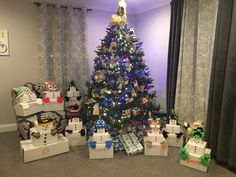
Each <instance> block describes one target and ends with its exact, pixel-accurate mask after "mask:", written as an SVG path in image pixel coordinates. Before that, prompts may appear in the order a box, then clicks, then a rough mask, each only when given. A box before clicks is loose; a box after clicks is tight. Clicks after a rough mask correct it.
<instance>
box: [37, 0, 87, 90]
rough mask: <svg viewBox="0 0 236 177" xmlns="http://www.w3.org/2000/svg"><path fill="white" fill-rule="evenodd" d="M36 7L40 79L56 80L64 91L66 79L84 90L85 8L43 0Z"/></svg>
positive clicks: (85, 62) (85, 52)
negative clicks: (64, 5) (51, 3)
mask: <svg viewBox="0 0 236 177" xmlns="http://www.w3.org/2000/svg"><path fill="white" fill-rule="evenodd" d="M38 10H39V27H38V31H39V54H40V55H39V74H40V78H39V80H40V82H45V81H47V80H56V82H57V83H58V86H59V87H60V88H61V89H62V90H63V91H65V90H66V89H67V87H68V84H69V82H70V80H75V82H76V85H78V86H79V88H80V89H81V90H85V89H86V86H85V83H86V81H87V80H88V78H89V74H88V52H87V10H86V9H84V8H82V9H78V8H73V7H72V6H68V7H67V8H65V7H62V6H60V5H59V4H56V5H55V6H52V5H48V4H47V3H46V2H43V3H42V4H41V5H40V6H38Z"/></svg>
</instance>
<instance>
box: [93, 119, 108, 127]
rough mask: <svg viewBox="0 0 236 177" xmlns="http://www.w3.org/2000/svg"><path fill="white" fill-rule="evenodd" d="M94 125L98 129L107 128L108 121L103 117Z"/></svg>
mask: <svg viewBox="0 0 236 177" xmlns="http://www.w3.org/2000/svg"><path fill="white" fill-rule="evenodd" d="M94 127H95V128H96V129H100V128H107V123H106V122H105V121H104V120H103V119H101V118H99V119H98V120H96V121H95V122H94Z"/></svg>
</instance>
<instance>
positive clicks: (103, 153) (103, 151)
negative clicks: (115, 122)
mask: <svg viewBox="0 0 236 177" xmlns="http://www.w3.org/2000/svg"><path fill="white" fill-rule="evenodd" d="M95 134H96V133H94V135H95ZM94 135H93V136H92V137H90V138H89V141H88V142H90V141H95V142H96V148H91V147H90V146H89V159H107V158H113V153H114V152H113V143H112V145H111V147H110V148H106V141H112V139H111V136H110V135H109V134H108V133H107V134H105V137H104V138H103V140H102V141H100V140H99V138H100V137H99V136H95V139H94ZM107 135H108V137H107ZM97 138H98V139H97ZM105 139H106V141H105ZM96 140H98V141H96ZM101 142H103V143H101Z"/></svg>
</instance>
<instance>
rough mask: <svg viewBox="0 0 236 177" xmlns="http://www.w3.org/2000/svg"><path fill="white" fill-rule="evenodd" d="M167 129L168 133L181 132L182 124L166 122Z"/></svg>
mask: <svg viewBox="0 0 236 177" xmlns="http://www.w3.org/2000/svg"><path fill="white" fill-rule="evenodd" d="M165 131H166V132H168V133H180V125H172V124H166V128H165Z"/></svg>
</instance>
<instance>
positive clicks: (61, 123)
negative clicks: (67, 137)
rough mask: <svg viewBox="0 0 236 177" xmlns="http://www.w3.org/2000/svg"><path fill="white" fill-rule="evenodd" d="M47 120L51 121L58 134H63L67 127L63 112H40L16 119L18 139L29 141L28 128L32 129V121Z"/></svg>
mask: <svg viewBox="0 0 236 177" xmlns="http://www.w3.org/2000/svg"><path fill="white" fill-rule="evenodd" d="M38 118H40V119H43V118H49V119H52V120H53V125H54V127H55V128H57V130H58V133H63V132H64V131H65V128H66V126H67V119H66V118H65V112H64V111H58V112H40V113H38V114H34V115H30V116H27V117H17V127H18V131H19V133H20V137H21V138H22V139H23V140H27V139H30V128H33V127H34V126H35V125H34V121H37V119H38Z"/></svg>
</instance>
